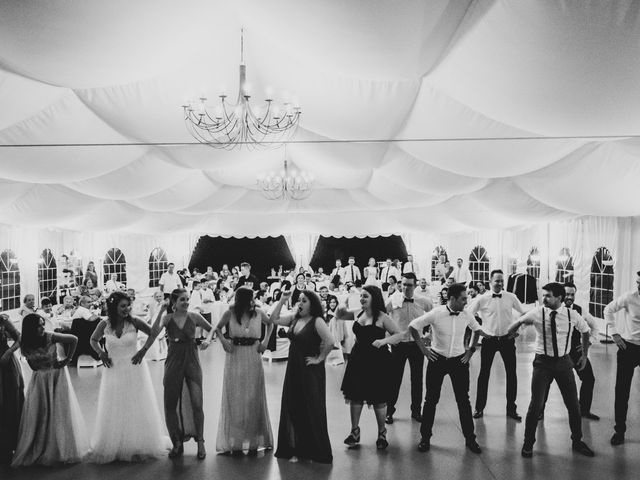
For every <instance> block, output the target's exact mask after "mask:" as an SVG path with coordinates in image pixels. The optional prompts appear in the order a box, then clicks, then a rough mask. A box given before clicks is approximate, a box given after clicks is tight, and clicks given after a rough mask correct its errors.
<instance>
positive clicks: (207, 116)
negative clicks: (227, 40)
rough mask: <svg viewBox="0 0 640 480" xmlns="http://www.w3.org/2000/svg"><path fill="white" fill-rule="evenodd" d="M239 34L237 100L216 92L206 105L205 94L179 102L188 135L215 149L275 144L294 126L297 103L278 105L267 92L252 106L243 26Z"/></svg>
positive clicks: (297, 121)
mask: <svg viewBox="0 0 640 480" xmlns="http://www.w3.org/2000/svg"><path fill="white" fill-rule="evenodd" d="M240 32H241V34H240V83H239V86H238V100H237V102H236V103H235V104H233V103H229V101H228V100H227V95H226V94H225V93H221V94H220V95H218V99H219V100H218V101H217V103H216V104H215V105H210V104H208V103H207V102H208V99H207V97H205V96H202V97H200V98H199V99H198V100H190V101H189V102H187V103H186V104H185V105H182V110H183V112H184V122H185V125H186V126H187V130H188V131H189V133H191V135H192V136H193V137H194V138H195V139H196V140H198V141H199V142H201V143H204V144H206V145H209V146H211V147H215V148H224V149H228V150H231V149H233V148H235V147H237V146H240V145H246V146H247V148H256V147H267V148H268V147H276V146H281V145H282V144H283V143H284V142H286V141H287V140H290V139H291V138H292V137H293V135H294V133H295V131H296V128H297V127H298V123H299V121H300V114H301V112H302V111H301V109H300V106H299V105H296V104H293V103H290V102H284V103H283V104H282V105H278V104H276V103H275V102H274V100H273V98H272V95H271V94H270V92H267V95H266V96H267V98H266V99H265V102H266V104H265V105H264V106H263V107H258V108H252V105H251V103H250V100H251V88H250V86H249V84H248V83H247V67H246V65H245V64H244V29H242V30H241V31H240Z"/></svg>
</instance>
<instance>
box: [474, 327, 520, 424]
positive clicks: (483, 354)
mask: <svg viewBox="0 0 640 480" xmlns="http://www.w3.org/2000/svg"><path fill="white" fill-rule="evenodd" d="M496 352H500V356H501V357H502V362H503V363H504V369H505V371H506V373H507V412H515V411H516V395H517V394H518V377H517V376H516V342H515V339H513V338H511V339H510V338H508V337H507V336H506V335H505V336H502V337H492V338H483V339H482V348H481V349H480V374H479V375H478V388H477V392H476V410H477V411H482V410H484V407H486V406H487V393H488V390H489V375H490V374H491V365H492V364H493V357H494V356H495V354H496Z"/></svg>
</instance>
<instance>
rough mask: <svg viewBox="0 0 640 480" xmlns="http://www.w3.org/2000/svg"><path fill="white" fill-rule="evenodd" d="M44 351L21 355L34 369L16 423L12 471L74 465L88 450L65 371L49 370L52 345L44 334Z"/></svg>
mask: <svg viewBox="0 0 640 480" xmlns="http://www.w3.org/2000/svg"><path fill="white" fill-rule="evenodd" d="M45 336H46V344H45V346H44V347H41V348H38V349H35V350H33V351H28V352H25V351H23V352H22V353H23V355H24V356H25V357H26V358H27V361H28V362H29V365H31V368H33V369H34V372H33V375H32V376H31V381H30V382H29V388H28V389H27V395H26V398H25V402H24V408H23V409H22V417H21V419H20V430H19V433H18V446H17V447H16V452H15V454H14V456H13V462H12V463H11V465H12V466H13V467H19V466H27V465H53V464H56V463H77V462H80V461H81V460H82V458H83V457H84V456H85V454H86V453H87V451H88V450H89V441H88V440H87V433H86V428H85V423H84V419H83V417H82V412H81V411H80V405H79V404H78V399H77V398H76V394H75V391H74V390H73V386H72V385H71V380H70V378H69V371H68V370H67V367H64V368H53V366H54V362H55V361H56V360H57V358H58V355H57V349H56V344H55V343H54V342H53V340H52V337H51V334H50V333H45Z"/></svg>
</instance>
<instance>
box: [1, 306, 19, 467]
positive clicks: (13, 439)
mask: <svg viewBox="0 0 640 480" xmlns="http://www.w3.org/2000/svg"><path fill="white" fill-rule="evenodd" d="M17 338H18V331H17V330H16V328H15V327H14V326H13V324H12V323H11V321H10V320H6V319H4V318H0V357H2V355H4V353H5V352H6V351H7V350H9V343H8V341H9V339H11V340H13V341H16V340H17ZM23 404H24V380H23V379H22V370H21V369H20V363H19V362H18V359H17V358H16V356H15V355H11V358H10V359H9V362H8V363H7V364H5V365H3V364H0V465H4V464H9V463H11V457H12V455H13V451H14V450H15V448H16V444H17V443H18V427H19V425H20V415H21V414H22V405H23Z"/></svg>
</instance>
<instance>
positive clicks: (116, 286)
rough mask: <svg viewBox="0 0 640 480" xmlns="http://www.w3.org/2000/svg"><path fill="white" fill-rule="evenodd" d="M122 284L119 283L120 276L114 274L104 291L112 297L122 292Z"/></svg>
mask: <svg viewBox="0 0 640 480" xmlns="http://www.w3.org/2000/svg"><path fill="white" fill-rule="evenodd" d="M121 286H122V283H120V282H119V281H118V274H117V273H112V274H111V278H110V279H109V280H107V283H106V284H105V285H104V289H105V291H106V292H107V295H111V294H112V293H113V292H115V291H118V290H120V287H121Z"/></svg>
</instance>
